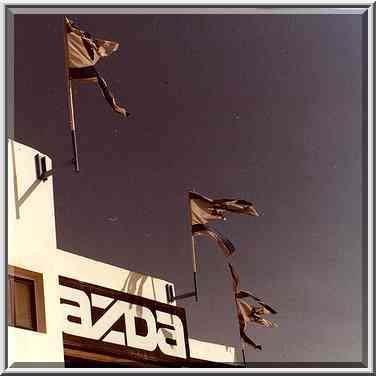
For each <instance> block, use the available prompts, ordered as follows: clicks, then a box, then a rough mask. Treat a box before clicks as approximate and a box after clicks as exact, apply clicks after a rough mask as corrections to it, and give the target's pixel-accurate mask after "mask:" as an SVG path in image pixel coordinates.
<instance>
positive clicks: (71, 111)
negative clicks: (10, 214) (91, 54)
mask: <svg viewBox="0 0 376 376" xmlns="http://www.w3.org/2000/svg"><path fill="white" fill-rule="evenodd" d="M64 53H65V78H66V84H67V94H68V116H69V120H68V123H69V128H70V130H71V136H72V146H73V163H74V166H75V170H76V172H79V171H80V166H79V163H78V149H77V138H76V124H75V117H74V103H73V85H72V80H71V79H70V77H69V61H68V39H67V26H66V21H65V18H64Z"/></svg>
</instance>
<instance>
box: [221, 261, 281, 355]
mask: <svg viewBox="0 0 376 376" xmlns="http://www.w3.org/2000/svg"><path fill="white" fill-rule="evenodd" d="M228 265H229V268H230V273H231V276H232V282H233V289H234V295H235V303H236V311H237V316H238V320H239V331H240V337H241V338H242V340H243V341H244V342H245V343H247V344H249V345H251V346H253V347H254V348H255V349H258V350H262V347H261V345H257V344H256V343H255V342H254V341H253V340H252V339H251V338H249V337H248V336H247V334H246V333H245V329H246V326H247V323H249V322H254V323H256V324H258V325H262V326H265V327H268V328H271V327H276V326H278V325H277V324H275V323H274V322H272V321H270V320H266V319H264V318H263V317H261V316H262V315H266V314H271V313H272V314H276V313H277V312H276V311H275V310H274V309H273V308H272V307H270V306H269V305H267V304H265V303H264V302H263V301H262V300H261V299H260V298H258V297H257V296H255V295H253V294H251V293H250V292H248V291H245V290H240V288H239V284H240V278H239V274H238V273H237V272H236V271H235V270H234V268H233V266H232V265H231V264H230V263H229V264H228ZM246 297H252V298H253V299H254V300H256V301H257V302H258V303H259V304H260V306H256V307H255V306H252V305H251V304H249V303H247V302H246V301H244V300H243V298H246Z"/></svg>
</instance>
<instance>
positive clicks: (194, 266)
mask: <svg viewBox="0 0 376 376" xmlns="http://www.w3.org/2000/svg"><path fill="white" fill-rule="evenodd" d="M192 192H194V190H192ZM188 211H189V228H190V231H191V237H192V238H191V239H192V264H193V282H194V286H195V300H196V302H198V294H197V261H196V247H195V238H194V235H193V234H192V208H191V200H190V198H189V193H188Z"/></svg>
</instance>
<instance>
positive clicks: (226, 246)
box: [192, 224, 235, 257]
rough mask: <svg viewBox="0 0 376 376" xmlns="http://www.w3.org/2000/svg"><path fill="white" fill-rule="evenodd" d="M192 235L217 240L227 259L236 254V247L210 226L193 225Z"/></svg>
mask: <svg viewBox="0 0 376 376" xmlns="http://www.w3.org/2000/svg"><path fill="white" fill-rule="evenodd" d="M192 235H195V236H197V235H206V236H208V237H210V238H212V239H213V240H216V241H217V243H218V245H219V247H220V248H221V249H222V251H223V253H224V255H225V256H226V257H228V256H230V255H231V254H232V253H234V252H235V247H234V245H233V244H232V243H231V242H230V240H228V239H226V238H225V237H224V236H223V235H222V234H220V233H219V232H218V231H216V230H214V229H213V228H211V227H209V226H206V225H203V224H195V225H192Z"/></svg>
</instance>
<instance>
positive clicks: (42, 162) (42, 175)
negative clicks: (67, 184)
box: [34, 154, 53, 182]
mask: <svg viewBox="0 0 376 376" xmlns="http://www.w3.org/2000/svg"><path fill="white" fill-rule="evenodd" d="M34 160H35V170H36V173H37V179H39V180H42V181H43V182H45V181H46V180H47V178H48V177H49V176H51V175H52V174H53V170H52V169H51V170H49V171H47V165H46V157H42V158H41V157H40V155H39V154H37V155H36V156H35V157H34Z"/></svg>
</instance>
